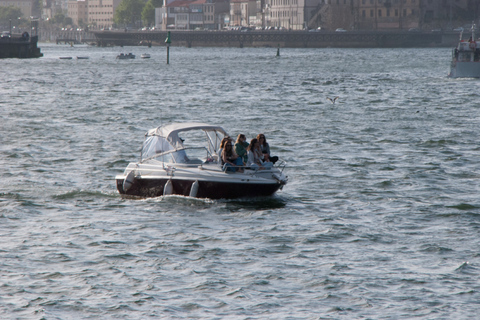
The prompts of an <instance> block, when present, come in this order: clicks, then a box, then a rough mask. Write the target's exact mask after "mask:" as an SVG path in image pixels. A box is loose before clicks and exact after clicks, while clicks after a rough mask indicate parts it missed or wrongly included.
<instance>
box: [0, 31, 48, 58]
mask: <svg viewBox="0 0 480 320" xmlns="http://www.w3.org/2000/svg"><path fill="white" fill-rule="evenodd" d="M37 42H38V36H32V37H30V36H29V35H28V33H24V34H23V35H11V36H9V37H1V38H0V58H39V57H43V53H41V52H40V49H39V48H38V47H37Z"/></svg>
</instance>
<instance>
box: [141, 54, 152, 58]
mask: <svg viewBox="0 0 480 320" xmlns="http://www.w3.org/2000/svg"><path fill="white" fill-rule="evenodd" d="M140 57H141V58H142V59H150V54H149V53H142V55H141V56H140Z"/></svg>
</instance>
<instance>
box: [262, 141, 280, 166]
mask: <svg viewBox="0 0 480 320" xmlns="http://www.w3.org/2000/svg"><path fill="white" fill-rule="evenodd" d="M257 140H258V142H259V143H260V148H261V150H262V154H263V156H264V160H265V161H267V162H271V163H273V164H275V162H277V161H278V157H277V156H271V155H270V145H269V144H268V142H267V139H266V138H265V135H264V134H263V133H260V134H259V135H257Z"/></svg>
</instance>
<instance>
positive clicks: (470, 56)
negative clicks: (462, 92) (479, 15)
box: [448, 25, 480, 78]
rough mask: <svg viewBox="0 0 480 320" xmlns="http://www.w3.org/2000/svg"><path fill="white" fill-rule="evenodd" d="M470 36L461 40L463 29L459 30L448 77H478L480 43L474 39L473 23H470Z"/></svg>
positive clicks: (479, 74) (479, 73)
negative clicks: (458, 38)
mask: <svg viewBox="0 0 480 320" xmlns="http://www.w3.org/2000/svg"><path fill="white" fill-rule="evenodd" d="M471 32H472V34H471V36H470V38H469V39H468V40H463V39H462V38H463V31H462V32H460V41H459V43H458V46H457V47H456V48H455V49H454V50H453V52H452V62H451V64H450V74H449V75H448V76H449V77H452V78H480V44H479V43H478V42H477V41H480V39H478V40H475V25H472V29H471Z"/></svg>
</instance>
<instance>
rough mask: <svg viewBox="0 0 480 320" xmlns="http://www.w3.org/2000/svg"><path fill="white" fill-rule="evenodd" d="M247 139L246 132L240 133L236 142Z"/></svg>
mask: <svg viewBox="0 0 480 320" xmlns="http://www.w3.org/2000/svg"><path fill="white" fill-rule="evenodd" d="M245 140H247V138H246V137H245V135H244V134H242V133H240V134H239V135H238V137H237V141H236V143H239V142H244V141H245Z"/></svg>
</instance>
